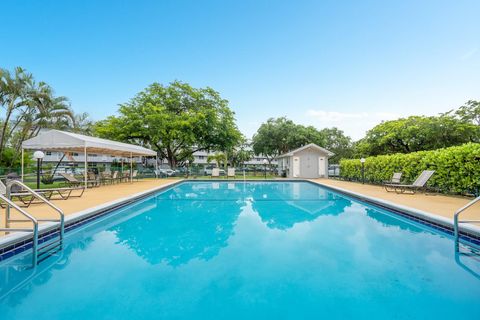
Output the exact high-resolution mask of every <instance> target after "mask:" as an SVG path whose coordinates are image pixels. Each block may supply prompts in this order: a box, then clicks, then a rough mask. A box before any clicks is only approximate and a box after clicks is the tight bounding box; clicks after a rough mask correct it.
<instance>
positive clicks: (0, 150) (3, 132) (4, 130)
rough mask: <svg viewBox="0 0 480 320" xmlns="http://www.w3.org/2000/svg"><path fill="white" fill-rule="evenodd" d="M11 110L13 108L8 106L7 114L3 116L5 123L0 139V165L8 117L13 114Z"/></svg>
mask: <svg viewBox="0 0 480 320" xmlns="http://www.w3.org/2000/svg"><path fill="white" fill-rule="evenodd" d="M12 108H13V106H12V105H11V104H10V105H9V106H8V111H7V114H6V115H5V122H4V123H3V128H2V136H1V137H0V163H1V162H2V159H3V147H4V145H5V134H6V132H7V127H8V122H9V121H10V117H11V115H12V112H13V109H12Z"/></svg>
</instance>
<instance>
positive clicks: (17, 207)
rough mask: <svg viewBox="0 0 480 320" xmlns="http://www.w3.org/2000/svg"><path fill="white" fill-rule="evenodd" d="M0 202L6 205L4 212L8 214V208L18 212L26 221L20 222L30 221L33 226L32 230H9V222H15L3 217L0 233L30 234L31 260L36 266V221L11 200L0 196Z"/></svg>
mask: <svg viewBox="0 0 480 320" xmlns="http://www.w3.org/2000/svg"><path fill="white" fill-rule="evenodd" d="M0 200H2V201H3V202H5V203H6V208H7V209H6V210H8V211H9V212H10V207H12V208H14V209H16V210H17V211H18V212H20V213H21V214H22V215H23V216H25V217H26V218H27V219H28V220H22V222H25V221H31V222H32V224H33V227H32V229H26V228H10V226H9V225H10V224H9V222H15V220H11V219H10V220H8V219H9V217H8V216H7V215H5V228H1V229H0V231H4V232H12V231H13V232H32V251H33V255H32V256H33V258H32V264H33V266H36V265H37V257H38V255H37V252H38V251H37V246H38V220H37V219H36V218H35V217H34V216H32V215H31V214H29V213H28V212H26V211H25V210H23V209H22V208H20V207H19V206H18V205H17V204H16V203H14V202H13V201H12V200H10V199H9V198H7V197H5V196H4V195H3V194H0Z"/></svg>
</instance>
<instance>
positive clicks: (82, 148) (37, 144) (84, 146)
mask: <svg viewBox="0 0 480 320" xmlns="http://www.w3.org/2000/svg"><path fill="white" fill-rule="evenodd" d="M24 150H48V151H58V152H77V153H83V154H84V159H85V161H84V162H85V173H84V178H85V188H86V187H87V168H88V158H87V155H88V153H99V154H108V155H113V156H120V157H130V180H132V158H133V157H134V156H157V153H156V152H155V151H153V150H150V149H147V148H144V147H141V146H137V145H133V144H128V143H122V142H118V141H112V140H107V139H101V138H96V137H90V136H85V135H81V134H76V133H71V132H65V131H60V130H49V131H45V132H41V133H40V134H39V135H37V136H36V137H34V138H32V139H28V140H25V141H23V143H22V181H23V175H24V174H23V152H24ZM156 163H157V166H158V159H157V162H156Z"/></svg>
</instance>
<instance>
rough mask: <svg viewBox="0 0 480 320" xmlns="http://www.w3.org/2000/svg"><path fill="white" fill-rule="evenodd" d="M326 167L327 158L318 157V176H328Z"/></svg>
mask: <svg viewBox="0 0 480 320" xmlns="http://www.w3.org/2000/svg"><path fill="white" fill-rule="evenodd" d="M325 167H326V165H325V157H318V174H319V175H320V177H325V176H326V172H325Z"/></svg>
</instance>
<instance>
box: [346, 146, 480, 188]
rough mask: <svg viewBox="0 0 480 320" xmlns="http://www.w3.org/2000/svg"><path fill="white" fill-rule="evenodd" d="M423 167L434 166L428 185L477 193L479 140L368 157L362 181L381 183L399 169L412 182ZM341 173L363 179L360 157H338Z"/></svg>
mask: <svg viewBox="0 0 480 320" xmlns="http://www.w3.org/2000/svg"><path fill="white" fill-rule="evenodd" d="M423 170H435V174H434V175H433V177H432V178H431V179H430V181H429V183H428V186H429V187H432V188H436V189H437V190H439V191H442V192H448V193H473V194H478V192H479V189H480V144H479V143H467V144H464V145H461V146H456V147H450V148H444V149H437V150H432V151H419V152H412V153H407V154H401V153H397V154H393V155H384V156H376V157H368V158H366V161H365V181H366V182H369V183H376V184H378V183H383V182H384V181H386V180H390V179H391V177H392V174H393V173H394V172H402V173H403V176H402V180H403V182H405V183H412V182H413V181H414V180H415V179H416V178H417V176H418V175H419V174H420V173H421V172H422V171H423ZM340 175H341V177H342V178H344V179H348V180H357V181H360V180H361V179H362V164H361V162H360V160H359V159H346V160H341V161H340Z"/></svg>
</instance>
